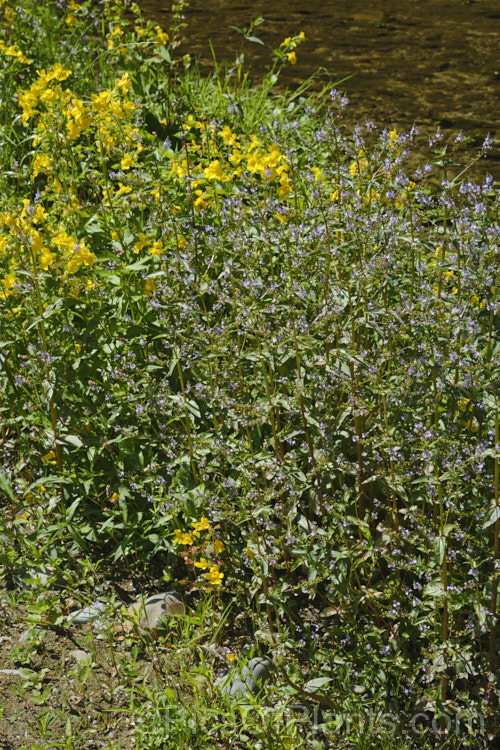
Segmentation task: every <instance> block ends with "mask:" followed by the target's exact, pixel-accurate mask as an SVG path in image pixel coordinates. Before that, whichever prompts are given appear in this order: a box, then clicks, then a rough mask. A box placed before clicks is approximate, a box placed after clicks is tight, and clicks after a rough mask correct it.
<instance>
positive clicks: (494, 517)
mask: <svg viewBox="0 0 500 750" xmlns="http://www.w3.org/2000/svg"><path fill="white" fill-rule="evenodd" d="M499 518H500V505H495V506H494V507H493V508H492V509H491V510H490V511H489V513H488V515H487V516H486V519H485V521H484V523H483V526H482V528H483V529H487V528H488V527H489V526H492V525H493V524H494V523H495V522H496V521H498V519H499Z"/></svg>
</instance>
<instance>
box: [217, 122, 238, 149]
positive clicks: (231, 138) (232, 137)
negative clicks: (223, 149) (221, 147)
mask: <svg viewBox="0 0 500 750" xmlns="http://www.w3.org/2000/svg"><path fill="white" fill-rule="evenodd" d="M219 135H220V136H221V138H222V140H223V141H224V143H225V145H226V146H236V145H237V142H238V141H237V136H236V134H235V133H233V132H232V131H231V128H230V127H229V125H225V126H224V128H223V129H222V130H221V131H220V133H219Z"/></svg>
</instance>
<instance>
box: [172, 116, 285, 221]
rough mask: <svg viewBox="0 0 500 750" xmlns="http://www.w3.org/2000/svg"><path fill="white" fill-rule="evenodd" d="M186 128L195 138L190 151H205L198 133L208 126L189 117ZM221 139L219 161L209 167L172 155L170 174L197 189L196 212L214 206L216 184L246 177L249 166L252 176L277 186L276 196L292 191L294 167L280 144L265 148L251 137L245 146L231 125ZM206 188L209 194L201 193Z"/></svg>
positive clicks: (195, 191) (254, 137)
mask: <svg viewBox="0 0 500 750" xmlns="http://www.w3.org/2000/svg"><path fill="white" fill-rule="evenodd" d="M183 127H184V128H185V129H186V130H187V131H188V132H189V133H190V134H191V141H190V142H189V143H188V148H189V150H190V151H194V152H198V151H201V150H202V147H201V146H200V145H199V144H198V143H197V142H196V140H195V136H196V132H197V131H198V132H199V131H202V130H204V128H205V123H200V122H198V121H196V120H195V119H194V118H193V116H192V115H189V117H188V118H187V120H186V122H184V123H183ZM218 135H219V136H220V138H221V147H220V148H219V154H218V156H219V158H217V159H212V160H210V161H209V162H208V164H207V163H205V164H203V163H201V162H193V163H191V164H189V162H188V159H186V158H185V156H183V157H182V158H176V157H175V156H174V154H172V157H171V166H170V174H171V175H173V176H174V177H176V178H178V179H182V180H184V179H189V180H191V187H192V188H194V196H195V198H194V201H193V204H194V208H195V210H197V211H200V210H202V209H204V208H206V207H208V206H210V205H211V201H210V200H209V199H210V197H211V195H212V192H211V191H212V190H213V188H212V187H211V184H212V183H218V184H222V183H225V182H230V181H231V180H234V179H235V178H238V177H240V176H241V175H242V173H243V166H246V168H247V170H248V172H250V174H252V175H255V176H257V177H259V178H260V179H262V180H264V181H265V182H268V183H273V182H274V184H275V186H276V192H277V194H278V195H279V196H280V197H284V196H286V195H287V194H288V193H289V192H290V191H291V190H292V182H291V179H290V174H289V172H290V165H289V164H288V161H287V159H286V157H285V156H284V155H283V154H282V153H281V151H280V148H279V146H278V145H277V144H276V143H272V144H270V145H269V146H263V145H262V144H261V142H260V141H259V139H258V138H257V136H256V135H251V136H250V138H249V139H248V141H247V144H246V146H244V145H243V144H242V140H243V136H241V135H238V134H236V133H234V132H233V131H232V130H231V128H230V127H229V126H228V125H225V126H224V128H223V129H222V130H221V131H220V132H219V133H218ZM203 185H206V188H207V189H206V191H203V190H201V189H200V186H203ZM197 188H198V189H197Z"/></svg>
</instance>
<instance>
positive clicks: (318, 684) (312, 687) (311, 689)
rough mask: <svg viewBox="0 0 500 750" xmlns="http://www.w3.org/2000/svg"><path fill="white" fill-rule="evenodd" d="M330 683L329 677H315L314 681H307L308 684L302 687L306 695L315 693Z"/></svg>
mask: <svg viewBox="0 0 500 750" xmlns="http://www.w3.org/2000/svg"><path fill="white" fill-rule="evenodd" d="M331 681H332V678H331V677H316V678H315V679H314V680H309V682H306V684H305V685H304V690H305V691H306V692H307V693H315V692H316V690H319V689H320V688H322V687H324V686H325V685H328V683H329V682H331Z"/></svg>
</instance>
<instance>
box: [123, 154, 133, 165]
mask: <svg viewBox="0 0 500 750" xmlns="http://www.w3.org/2000/svg"><path fill="white" fill-rule="evenodd" d="M133 163H134V160H133V159H132V157H131V156H130V154H125V156H124V157H123V159H122V160H121V162H120V165H121V168H122V169H130V167H131V166H132V165H133Z"/></svg>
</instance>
